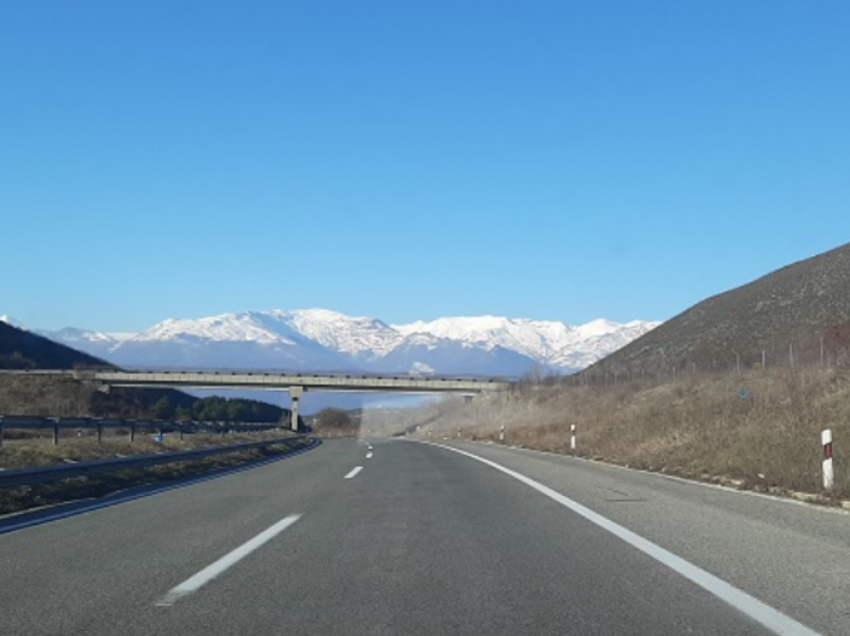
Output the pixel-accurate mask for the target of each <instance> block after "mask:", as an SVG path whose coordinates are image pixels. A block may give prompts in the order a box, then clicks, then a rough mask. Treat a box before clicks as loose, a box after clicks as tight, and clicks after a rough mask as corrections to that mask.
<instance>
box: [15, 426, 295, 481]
mask: <svg viewBox="0 0 850 636" xmlns="http://www.w3.org/2000/svg"><path fill="white" fill-rule="evenodd" d="M303 440H304V436H303V435H300V436H298V437H284V438H279V439H272V440H265V441H262V442H244V443H241V444H230V445H227V446H215V447H213V448H202V449H198V450H190V451H177V452H172V453H162V454H158V455H137V456H133V457H119V458H117V459H98V460H93V461H89V462H77V463H74V464H60V465H54V466H37V467H33V468H19V469H15V470H2V469H0V488H13V487H16V486H32V485H35V484H41V483H45V482H49V481H58V480H60V479H70V478H73V477H90V476H93V475H99V474H102V473H108V472H115V471H119V470H129V469H133V468H148V467H150V466H157V465H159V464H169V463H172V462H180V461H188V460H192V459H201V458H204V457H209V456H211V455H221V454H224V453H233V452H237V451H241V450H250V449H252V448H264V447H267V446H274V445H278V444H284V445H286V446H289V447H290V448H292V446H293V445H294V444H295V443H296V442H298V443H301V442H303Z"/></svg>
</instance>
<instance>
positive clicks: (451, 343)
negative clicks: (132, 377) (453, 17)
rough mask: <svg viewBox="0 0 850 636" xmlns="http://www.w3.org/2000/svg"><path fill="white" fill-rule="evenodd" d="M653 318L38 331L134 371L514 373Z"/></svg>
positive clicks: (238, 323) (214, 321)
mask: <svg viewBox="0 0 850 636" xmlns="http://www.w3.org/2000/svg"><path fill="white" fill-rule="evenodd" d="M657 324H658V323H655V322H645V321H634V322H629V323H625V324H619V323H614V322H611V321H608V320H595V321H593V322H590V323H587V324H585V325H579V326H570V325H567V324H565V323H563V322H557V321H540V320H528V319H520V318H501V317H496V316H474V317H454V318H440V319H438V320H434V321H431V322H423V321H419V322H414V323H411V324H406V325H388V324H387V323H385V322H382V321H380V320H378V319H375V318H359V317H351V316H346V315H345V314H341V313H338V312H334V311H329V310H325V309H310V310H297V311H282V310H273V311H259V312H258V311H252V312H244V313H233V314H222V315H220V316H212V317H207V318H198V319H180V320H175V319H169V320H165V321H163V322H161V323H159V324H157V325H154V326H153V327H151V328H150V329H148V330H147V331H144V332H142V333H139V334H135V335H133V334H101V333H97V332H90V331H85V330H81V329H73V328H68V329H63V330H61V331H54V332H40V333H41V334H42V335H45V336H47V337H48V338H51V339H53V340H56V341H58V342H61V343H63V344H67V345H69V346H72V347H75V348H77V349H80V350H82V351H85V352H87V353H92V354H94V355H97V356H98V357H101V358H105V359H106V360H109V361H110V362H115V363H117V364H121V365H126V366H136V367H145V366H149V367H183V368H191V367H204V368H274V369H287V370H318V371H355V372H356V371H374V372H397V373H408V372H412V373H436V374H440V373H446V374H465V375H502V376H507V377H515V376H519V375H522V374H524V373H528V372H529V371H531V370H532V369H534V368H539V369H541V370H543V371H550V372H558V373H564V372H570V371H575V370H577V369H580V368H583V367H586V366H587V365H589V364H592V363H593V362H595V361H596V360H598V359H600V358H602V357H604V356H605V355H607V354H609V353H611V352H613V351H614V350H616V349H618V348H620V347H622V346H624V345H625V344H627V343H629V342H631V341H632V340H634V339H635V338H637V337H638V336H640V335H642V334H643V333H645V332H646V331H648V330H649V329H651V328H653V327H655V326H656V325H657Z"/></svg>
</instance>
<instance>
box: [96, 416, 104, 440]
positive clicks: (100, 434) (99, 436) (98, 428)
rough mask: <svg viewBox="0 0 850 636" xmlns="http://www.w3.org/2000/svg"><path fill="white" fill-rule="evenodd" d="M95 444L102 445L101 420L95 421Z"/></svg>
mask: <svg viewBox="0 0 850 636" xmlns="http://www.w3.org/2000/svg"><path fill="white" fill-rule="evenodd" d="M97 443H98V444H102V443H103V420H98V421H97Z"/></svg>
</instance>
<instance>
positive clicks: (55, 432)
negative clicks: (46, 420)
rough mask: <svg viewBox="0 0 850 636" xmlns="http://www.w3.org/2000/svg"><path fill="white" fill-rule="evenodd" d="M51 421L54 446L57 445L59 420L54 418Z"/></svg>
mask: <svg viewBox="0 0 850 636" xmlns="http://www.w3.org/2000/svg"><path fill="white" fill-rule="evenodd" d="M52 419H53V445H54V446H56V445H57V444H59V418H58V417H54V418H52Z"/></svg>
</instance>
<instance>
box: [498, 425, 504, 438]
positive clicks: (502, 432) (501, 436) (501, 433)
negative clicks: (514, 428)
mask: <svg viewBox="0 0 850 636" xmlns="http://www.w3.org/2000/svg"><path fill="white" fill-rule="evenodd" d="M499 441H500V442H504V441H505V425H504V424H502V428H501V429H499Z"/></svg>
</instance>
